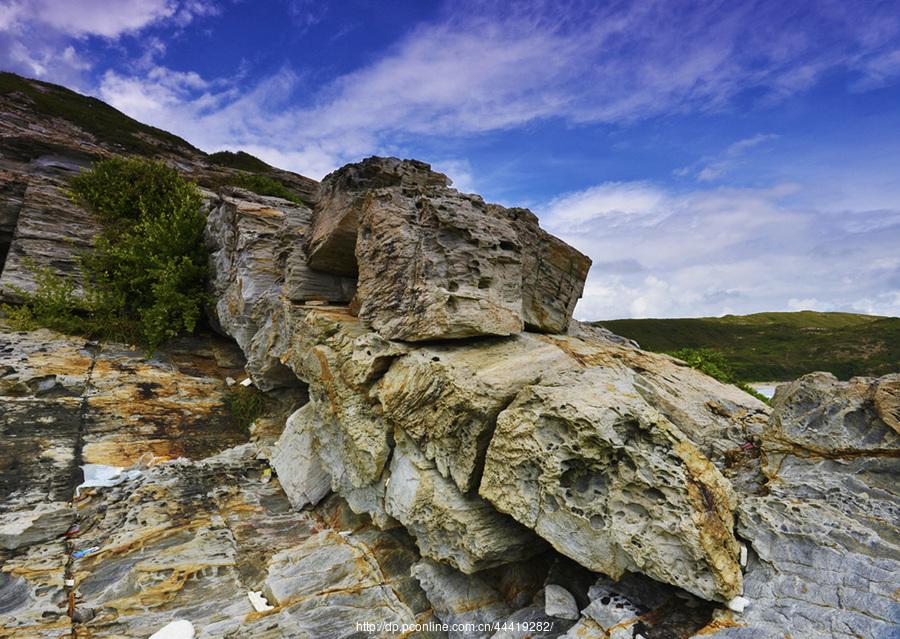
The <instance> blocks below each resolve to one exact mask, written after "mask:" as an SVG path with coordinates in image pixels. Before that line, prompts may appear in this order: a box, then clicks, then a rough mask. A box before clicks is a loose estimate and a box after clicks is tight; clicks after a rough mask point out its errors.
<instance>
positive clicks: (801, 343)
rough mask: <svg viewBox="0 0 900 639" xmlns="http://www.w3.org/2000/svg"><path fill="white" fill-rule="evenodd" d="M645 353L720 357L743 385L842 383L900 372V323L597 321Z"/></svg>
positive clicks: (829, 318)
mask: <svg viewBox="0 0 900 639" xmlns="http://www.w3.org/2000/svg"><path fill="white" fill-rule="evenodd" d="M594 323H595V324H597V325H600V326H605V327H606V328H608V329H609V330H611V331H613V332H614V333H617V334H619V335H622V336H624V337H630V338H631V339H634V340H637V342H638V343H639V344H640V345H641V347H642V348H645V349H647V350H651V351H661V352H671V351H675V350H678V349H681V348H707V349H711V350H715V351H717V352H720V353H721V354H722V355H723V356H724V357H725V359H726V360H727V361H728V362H729V363H730V364H731V367H732V368H733V369H734V372H735V375H736V376H737V377H738V378H739V379H742V380H748V381H769V380H778V381H781V380H790V379H795V378H796V377H799V376H800V375H803V374H804V373H809V372H811V371H830V372H831V373H834V374H835V375H836V376H837V377H839V378H841V379H847V378H850V377H853V376H854V375H884V374H886V373H892V372H898V371H900V318H897V317H878V316H873V315H857V314H854V313H818V312H814V311H800V312H797V313H755V314H753V315H726V316H724V317H698V318H684V319H623V320H610V321H601V322H594Z"/></svg>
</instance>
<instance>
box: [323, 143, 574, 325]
mask: <svg viewBox="0 0 900 639" xmlns="http://www.w3.org/2000/svg"><path fill="white" fill-rule="evenodd" d="M448 184H449V180H447V178H446V176H444V175H442V174H440V173H435V172H433V171H431V168H430V167H429V166H428V165H427V164H424V163H422V162H416V161H413V160H404V161H400V160H397V159H396V158H369V159H367V160H365V161H363V162H360V163H359V164H354V165H348V166H346V167H344V168H342V169H340V170H338V171H336V172H334V173H332V174H331V175H329V176H328V177H326V178H325V180H324V181H323V183H322V187H321V196H320V198H319V205H318V208H317V210H316V215H315V221H314V225H313V231H312V234H311V237H310V241H309V254H310V262H309V263H310V266H312V267H313V268H316V269H319V270H325V271H329V272H332V273H337V274H344V275H346V274H358V285H359V288H358V292H357V296H358V297H357V301H358V305H359V316H360V318H361V319H363V320H365V321H367V322H370V323H371V325H372V326H373V328H375V330H377V331H378V332H379V333H380V334H381V335H382V336H384V337H386V338H389V339H399V340H408V341H424V340H432V339H451V338H464V337H471V336H475V335H510V334H512V333H516V332H519V331H521V330H522V329H523V327H524V326H526V325H527V326H528V327H530V328H532V329H535V330H540V331H546V332H562V331H564V330H565V329H566V326H567V324H568V321H569V318H570V317H571V315H572V311H573V310H574V308H575V303H576V302H577V301H578V298H579V297H581V293H582V290H583V287H584V280H585V278H586V277H587V271H588V268H589V267H590V260H589V259H588V258H587V257H585V256H584V255H582V254H581V253H579V252H578V251H576V250H575V249H573V248H572V247H570V246H568V245H566V244H565V243H564V242H562V241H561V240H559V239H557V238H554V237H552V236H551V235H549V234H548V233H546V232H545V231H543V230H541V228H540V227H539V225H538V222H537V217H535V216H534V214H532V213H531V212H530V211H527V210H525V209H506V208H504V207H501V206H498V205H491V204H485V202H484V201H483V200H482V199H481V198H480V197H478V196H477V195H466V194H463V193H460V192H458V191H456V190H455V189H451V188H448ZM351 256H352V257H351Z"/></svg>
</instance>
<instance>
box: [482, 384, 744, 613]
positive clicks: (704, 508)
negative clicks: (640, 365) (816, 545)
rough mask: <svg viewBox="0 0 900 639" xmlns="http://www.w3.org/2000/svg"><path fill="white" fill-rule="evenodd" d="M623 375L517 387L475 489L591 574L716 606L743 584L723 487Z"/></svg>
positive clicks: (730, 495) (730, 500)
mask: <svg viewBox="0 0 900 639" xmlns="http://www.w3.org/2000/svg"><path fill="white" fill-rule="evenodd" d="M632 375H633V374H632V372H631V370H630V369H619V370H616V368H614V367H596V368H591V369H588V370H586V371H584V372H582V371H578V372H576V373H574V374H565V375H560V376H559V378H558V379H554V380H553V381H552V382H548V383H544V384H539V385H534V386H531V387H529V388H528V389H527V390H526V391H524V392H523V393H521V394H520V395H519V397H517V399H516V400H515V401H514V402H513V404H512V405H511V406H510V407H509V408H508V409H507V410H505V411H504V412H503V413H502V414H501V415H500V418H499V420H498V424H497V431H496V433H495V434H494V437H493V439H492V440H491V445H490V448H489V450H488V454H487V462H486V464H485V471H484V478H483V480H482V482H481V488H480V494H481V495H482V496H484V497H485V498H486V499H488V500H489V501H491V502H492V503H493V504H495V505H496V506H497V507H498V508H499V509H500V510H502V511H504V512H507V513H510V514H511V515H512V516H513V517H514V518H515V519H516V520H518V521H520V522H521V523H523V524H525V525H526V526H529V527H530V528H533V529H534V530H535V531H536V532H537V533H538V534H539V535H540V536H541V537H543V538H544V539H546V540H547V541H549V542H550V543H551V544H553V545H554V547H555V548H556V549H557V550H559V551H560V552H562V553H563V554H564V555H566V556H569V557H571V558H573V559H575V560H576V561H578V563H580V564H581V565H583V566H586V567H587V568H590V569H591V570H595V571H597V572H602V573H605V574H608V575H610V576H611V577H613V578H618V577H620V576H621V575H622V574H623V573H624V572H625V571H631V572H638V571H639V572H642V573H644V574H647V575H649V576H651V577H653V578H655V579H658V580H660V581H664V582H667V583H671V584H674V585H677V586H680V587H682V588H685V589H686V590H689V591H691V592H694V593H695V594H698V595H700V596H701V597H704V598H707V599H723V600H726V601H727V600H728V599H731V598H732V597H734V596H737V595H738V594H740V593H741V587H742V584H741V571H740V567H739V565H738V545H737V541H736V540H735V539H734V536H733V533H732V530H733V527H734V522H733V517H732V510H733V509H734V507H735V495H734V492H733V490H732V488H731V485H730V484H729V482H728V481H727V480H726V479H725V478H724V477H723V476H722V474H721V473H720V472H719V471H718V470H717V469H716V467H715V466H714V465H713V464H712V462H710V461H709V460H708V459H706V458H705V457H704V456H703V455H702V454H700V452H699V451H698V450H697V448H696V446H694V445H693V444H692V443H691V442H690V439H689V438H688V437H687V436H686V435H685V434H684V433H683V432H682V431H680V430H679V429H678V427H677V426H675V425H674V424H673V423H672V422H670V421H669V420H668V419H667V418H666V417H665V416H663V415H662V414H661V413H660V412H659V411H657V410H656V409H655V408H653V407H652V406H650V405H649V404H648V403H647V402H646V401H645V400H644V399H643V398H642V397H641V396H640V394H639V393H637V392H636V391H635V388H634V380H633V377H632Z"/></svg>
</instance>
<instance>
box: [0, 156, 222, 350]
mask: <svg viewBox="0 0 900 639" xmlns="http://www.w3.org/2000/svg"><path fill="white" fill-rule="evenodd" d="M70 196H71V197H72V199H73V200H74V201H76V202H78V203H79V204H82V205H84V206H87V207H89V208H91V209H92V210H93V211H95V212H96V214H97V216H98V218H99V219H100V221H101V224H102V229H103V230H102V233H101V234H100V235H99V236H98V237H97V238H96V239H95V241H94V248H93V250H92V251H90V252H88V253H86V254H84V255H83V256H82V258H81V266H82V272H83V274H84V291H83V294H82V295H79V294H78V292H77V291H76V287H75V284H74V283H73V282H72V281H71V280H67V279H65V278H64V277H63V276H60V275H56V274H54V273H52V272H50V271H49V270H46V271H41V272H39V273H38V274H37V284H38V286H37V290H36V291H35V292H34V293H33V294H24V293H23V296H24V298H25V303H24V305H23V306H21V307H20V308H18V309H11V308H7V309H6V312H7V315H8V316H9V317H10V318H11V319H12V320H13V321H14V322H15V323H17V324H18V325H20V326H21V327H23V328H27V327H29V326H30V325H40V326H46V327H48V328H52V329H55V330H59V331H63V332H66V333H82V334H87V335H90V336H92V337H99V338H104V339H115V340H120V341H128V342H132V343H139V344H141V345H143V346H144V347H146V348H147V349H148V350H151V351H152V350H154V349H155V348H156V347H157V346H159V344H161V343H162V342H163V341H165V340H166V339H168V338H171V337H174V336H176V335H178V334H180V333H183V332H192V331H193V330H194V328H195V327H196V326H197V323H198V322H199V320H200V317H201V314H202V309H203V306H204V304H205V303H206V301H207V293H206V271H207V252H206V248H205V246H204V243H203V229H204V227H205V224H206V218H205V216H204V214H203V211H202V208H201V204H202V198H201V195H200V192H199V190H198V189H197V187H196V186H195V185H194V184H193V183H192V182H189V181H188V180H186V179H185V178H184V177H182V176H181V175H180V174H179V172H178V171H177V170H176V169H174V168H172V167H170V166H168V165H166V164H164V163H162V162H155V161H152V160H146V159H139V158H123V157H112V158H108V159H105V160H101V161H99V162H97V163H95V164H94V166H93V167H92V168H91V169H90V170H89V171H85V172H83V173H81V174H80V175H78V176H76V177H75V178H74V179H73V180H72V182H71V192H70Z"/></svg>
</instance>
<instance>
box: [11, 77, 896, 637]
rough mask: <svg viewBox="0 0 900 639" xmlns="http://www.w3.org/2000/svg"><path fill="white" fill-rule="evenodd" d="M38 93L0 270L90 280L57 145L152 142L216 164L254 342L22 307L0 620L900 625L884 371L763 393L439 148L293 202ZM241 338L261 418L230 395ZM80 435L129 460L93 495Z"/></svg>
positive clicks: (186, 163) (335, 633)
mask: <svg viewBox="0 0 900 639" xmlns="http://www.w3.org/2000/svg"><path fill="white" fill-rule="evenodd" d="M4 86H7V85H4ZM38 88H39V89H40V90H46V91H50V90H54V89H52V87H50V85H40V86H39V87H38ZM36 90H37V89H36ZM26 92H27V91H26ZM38 106H39V105H38V104H37V103H36V102H35V101H34V100H32V99H31V98H28V97H27V96H25V95H24V94H9V93H8V92H7V93H5V94H0V262H2V261H3V258H4V256H6V255H7V254H8V259H6V260H5V261H6V268H4V270H3V273H2V276H0V287H6V288H4V289H3V290H0V296H2V295H7V293H5V292H4V291H5V290H7V289H8V286H7V283H11V284H13V285H16V286H22V287H23V288H25V289H26V290H27V289H29V288H33V286H34V283H35V280H34V271H33V270H32V267H31V266H29V263H31V262H33V266H36V267H37V268H41V267H50V268H51V270H55V271H56V272H57V273H61V274H66V275H67V276H69V277H71V278H73V279H74V281H76V283H77V278H78V273H77V268H76V259H75V256H76V254H77V251H78V250H81V248H83V247H87V246H88V245H89V242H90V237H91V235H92V231H90V229H91V228H93V227H92V226H91V224H92V222H91V220H90V216H89V215H87V214H86V212H84V211H81V210H79V209H78V208H77V207H73V206H72V205H71V204H70V203H69V202H68V200H67V199H66V197H65V194H64V187H65V180H66V179H67V177H68V176H69V175H71V174H73V173H74V172H75V171H77V170H79V169H80V167H82V166H85V165H86V164H87V163H88V162H90V161H92V160H93V159H96V158H98V157H102V156H104V155H106V154H109V153H112V152H121V151H122V150H129V151H133V152H137V153H144V154H150V155H155V156H156V157H161V158H164V159H166V160H168V161H171V162H175V163H176V164H178V166H180V167H182V168H183V169H184V170H185V172H186V173H187V174H188V175H190V176H191V177H193V178H194V179H196V180H197V181H198V182H199V183H200V184H201V185H202V186H204V187H206V188H210V189H213V190H211V191H208V192H207V194H206V195H207V199H208V203H209V206H210V210H209V224H208V228H207V232H208V233H207V240H208V242H209V246H210V248H211V249H212V260H211V267H212V268H211V270H212V276H213V287H214V291H213V292H214V294H215V296H216V307H215V311H214V318H213V319H214V322H216V323H217V324H218V328H219V329H221V330H222V331H223V332H225V333H228V334H230V335H231V336H233V337H234V339H235V340H236V341H237V342H238V345H239V347H240V350H242V351H243V352H244V354H245V355H246V363H245V362H244V360H243V359H242V358H241V356H240V353H238V352H237V351H236V349H235V348H234V347H233V346H230V345H228V344H225V343H223V342H221V341H218V340H214V339H210V338H198V339H190V340H184V341H182V342H180V343H175V344H172V345H170V346H169V347H167V348H166V349H165V350H164V351H163V352H161V353H160V354H159V355H158V356H156V357H154V358H152V359H149V360H147V359H144V358H143V357H141V354H139V353H136V352H134V351H131V350H129V349H128V348H125V347H123V346H117V345H111V344H94V343H91V342H87V341H85V340H81V339H73V338H65V337H62V336H59V335H55V334H52V333H49V332H46V331H38V332H34V333H30V334H22V333H11V332H9V331H3V330H0V400H2V401H0V637H19V638H21V637H29V638H31V637H59V636H63V635H65V636H78V637H88V636H90V637H147V636H149V635H150V634H151V633H152V632H154V631H156V630H158V629H159V628H161V627H163V626H165V625H166V624H168V623H170V622H172V621H173V620H175V619H187V620H189V621H190V622H191V624H192V625H193V626H194V627H195V628H196V630H197V633H198V635H199V636H201V637H226V638H235V639H236V638H238V637H241V638H244V637H251V638H254V637H258V638H263V637H265V638H273V639H274V637H281V636H291V637H326V638H329V637H362V636H384V637H388V636H395V635H396V633H395V632H394V628H397V630H398V631H401V632H405V633H406V636H435V637H443V636H446V633H445V630H444V628H443V626H440V625H434V624H433V625H431V626H428V627H427V628H425V629H424V630H422V629H421V628H420V630H419V631H414V630H412V629H409V626H410V625H411V624H415V623H423V622H424V623H428V622H437V621H442V622H448V623H472V624H481V626H477V625H473V626H465V627H463V626H457V627H456V628H451V627H450V626H447V629H448V630H450V632H451V636H465V637H469V636H486V637H487V636H492V637H495V638H497V639H509V638H513V637H516V638H518V639H524V638H525V637H529V636H530V637H538V636H540V637H559V636H566V637H582V638H583V637H598V638H601V637H602V638H603V639H610V638H611V637H615V638H616V639H620V638H623V637H628V638H630V639H635V638H636V637H639V636H643V637H645V638H646V639H663V638H666V639H670V638H673V637H675V638H678V639H681V638H685V639H686V638H687V637H690V636H698V637H699V636H710V635H713V636H721V637H742V638H743V637H753V638H756V637H764V638H768V637H779V638H780V637H788V636H790V637H798V636H804V637H806V636H811V637H814V636H824V637H841V638H842V637H867V638H868V637H893V636H896V635H897V633H898V628H900V620H898V617H900V614H898V603H897V579H896V575H897V574H898V573H900V570H898V569H900V548H898V546H900V538H898V533H897V525H896V522H897V520H898V512H900V511H898V508H900V506H898V496H897V489H896V478H897V476H898V468H897V460H898V458H900V454H898V448H900V447H898V437H900V435H898V429H900V399H898V398H900V378H898V377H897V376H896V375H895V376H888V377H886V378H882V379H880V380H863V379H860V380H853V381H851V382H837V381H836V380H834V379H833V378H831V377H829V376H827V375H822V374H819V375H812V376H808V377H806V378H804V379H801V380H799V381H798V382H796V383H794V384H791V385H788V386H784V387H782V388H781V389H780V390H779V392H778V394H777V396H776V399H775V410H774V413H773V414H772V416H771V419H770V418H769V412H770V411H769V409H768V407H767V406H765V405H763V404H761V403H760V402H758V401H756V400H755V399H753V398H751V397H749V396H747V395H746V394H744V393H743V392H741V391H740V390H738V389H737V388H735V387H731V386H725V385H722V384H719V383H717V382H714V381H713V380H711V379H709V378H707V377H705V376H704V375H702V374H700V373H698V372H696V371H694V370H692V369H690V368H688V367H687V366H685V365H684V363H683V362H679V361H678V360H675V359H673V358H670V357H667V356H663V355H654V354H650V353H645V352H643V351H641V350H639V349H638V348H637V345H636V344H634V343H633V342H630V341H629V340H624V339H622V338H618V337H616V336H614V335H612V334H610V333H609V332H608V331H603V330H602V329H596V328H594V327H591V326H588V325H584V324H581V323H579V322H576V321H573V320H571V314H572V308H573V306H574V304H575V302H576V300H577V299H578V296H579V295H580V294H581V289H582V286H583V282H584V277H585V275H586V272H587V268H588V266H589V261H588V260H587V258H585V257H584V256H582V255H581V254H579V253H578V252H577V251H575V250H574V249H571V248H570V247H568V246H566V245H565V244H563V243H562V242H560V241H559V240H557V239H555V238H553V237H551V236H549V235H548V234H546V233H545V232H544V231H542V230H541V229H540V227H539V226H538V224H537V220H536V218H535V217H534V216H533V215H532V214H531V213H530V212H529V211H527V210H524V209H507V208H504V207H500V206H496V205H491V204H486V203H484V202H483V201H482V200H481V199H480V198H479V197H477V196H474V195H464V194H461V193H459V192H457V191H455V190H453V189H450V188H449V184H448V181H447V179H446V177H445V176H443V175H441V174H439V173H435V172H432V171H431V170H430V167H429V166H428V165H426V164H423V163H420V162H415V161H400V160H396V159H392V158H388V159H385V158H371V159H369V160H366V161H364V162H362V163H358V164H355V165H348V166H347V167H344V168H343V169H340V170H339V171H337V172H335V173H334V174H332V175H331V176H329V178H328V179H327V180H326V181H325V183H323V185H322V186H321V189H318V188H317V185H316V184H315V183H314V182H312V181H310V180H306V179H305V178H302V176H296V175H294V174H287V173H284V174H283V175H282V174H279V175H282V177H283V181H287V182H290V183H291V184H292V186H293V188H295V190H297V191H298V192H302V193H303V198H304V201H305V202H308V203H309V206H306V205H296V204H292V203H289V202H286V201H284V200H280V199H277V198H266V197H259V196H256V195H252V194H250V193H247V192H244V191H241V190H237V189H223V188H222V183H223V181H224V180H225V179H227V177H228V176H229V175H230V174H231V173H232V172H233V171H232V170H231V169H225V168H222V167H216V166H213V165H212V164H211V161H212V158H210V157H209V156H206V155H205V154H203V153H202V152H200V151H199V150H197V149H193V147H190V145H188V144H187V143H185V142H184V141H181V140H179V139H178V138H175V137H174V136H168V135H167V134H165V133H164V132H162V131H158V130H153V129H150V128H149V127H144V128H143V129H141V128H140V125H137V123H134V122H128V123H127V128H126V129H123V130H118V131H116V132H115V134H114V135H112V134H109V135H107V133H108V132H106V131H99V130H94V131H93V133H88V132H87V131H85V130H84V127H87V128H90V123H89V122H84V121H82V126H81V127H79V126H76V125H74V124H73V123H71V122H68V121H67V120H66V119H65V118H59V117H48V116H47V114H46V113H40V112H39V109H38V108H37V107H38ZM92 108H96V109H102V108H104V107H103V105H101V104H99V103H92ZM104 113H107V114H108V112H104ZM135 130H137V133H135V132H134V131H135ZM129 136H131V137H129ZM132 138H133V139H132ZM273 171H274V169H273ZM317 192H318V193H317ZM317 194H318V196H319V202H318V204H316V195H317ZM79 234H80V235H79ZM64 235H72V236H73V237H74V238H75V241H74V242H68V241H63V239H62V238H63V236H64ZM79 247H81V248H79ZM357 279H358V280H359V282H358V284H359V285H358V287H357V286H356V284H357V282H356V280H357ZM354 291H355V292H354ZM7 297H8V295H7ZM523 329H524V330H526V331H531V332H523ZM536 333H541V334H536ZM244 366H246V370H247V371H248V372H249V373H250V376H251V377H252V380H253V381H254V383H255V384H256V385H257V387H259V388H262V389H265V390H267V391H268V392H267V395H266V397H267V402H268V406H267V408H268V413H267V415H266V416H264V417H263V418H261V419H259V420H257V421H256V423H255V424H254V425H253V427H252V428H251V429H250V433H248V432H246V431H244V430H243V429H240V428H238V427H237V425H236V424H235V423H234V421H233V420H232V419H231V418H230V417H229V416H228V414H227V410H226V409H225V401H224V399H225V397H226V394H227V393H228V390H227V388H228V382H226V381H225V380H226V379H228V378H240V377H243V375H242V374H241V370H240V369H241V367H244ZM230 383H233V379H232V381H231V382H230ZM307 397H308V399H309V402H308V403H306V404H305V405H303V404H304V403H305V402H306V401H307ZM301 405H303V406H302V408H300V406H301ZM298 408H300V410H297V409H298ZM288 415H291V418H290V419H287V418H288ZM285 420H287V425H286V428H285V429H284V432H282V427H283V426H284V425H285ZM249 437H252V438H253V442H252V443H246V442H247V440H248V438H249ZM267 459H268V460H269V462H270V463H271V465H272V466H274V469H275V474H274V475H273V474H272V469H271V467H269V466H267V464H266V461H265V460H267ZM85 463H93V464H108V465H114V466H117V467H118V466H123V467H129V472H126V473H123V474H121V476H120V477H121V481H119V483H117V484H115V485H113V486H109V487H103V488H90V489H86V490H85V491H83V494H84V497H83V498H81V499H78V500H75V501H72V497H73V492H74V487H75V485H76V484H78V483H79V482H80V480H81V471H80V470H79V467H80V466H81V465H82V464H85ZM117 481H118V480H117ZM329 491H332V492H334V493H336V494H334V495H331V496H328V495H327V493H328V492H329ZM73 519H74V520H75V522H76V523H77V524H78V525H79V526H80V530H78V531H73V535H72V536H71V537H69V538H61V537H60V534H61V533H63V532H64V531H65V529H66V528H67V526H68V524H69V522H71V521H72V520H73ZM542 538H543V539H542ZM547 542H549V545H548V543H547ZM550 546H552V548H550ZM73 551H77V553H76V554H75V555H73ZM560 553H563V554H562V555H561V554H560ZM563 555H565V556H563ZM745 560H746V561H745ZM576 562H577V563H576ZM598 570H599V571H603V572H605V573H607V574H606V575H597V574H596V573H595V572H592V571H598ZM467 573H468V574H467ZM651 577H652V579H651ZM68 578H71V579H74V581H75V586H74V590H72V589H71V588H69V587H67V586H66V585H65V581H64V580H65V579H68ZM257 592H261V593H262V596H263V597H264V598H265V599H266V600H267V601H268V604H267V605H266V606H260V605H259V604H260V602H259V600H257V599H255V593H257ZM248 593H254V600H253V601H255V606H256V609H254V603H251V599H250V597H249V596H248ZM69 594H72V595H74V602H73V604H74V611H72V615H71V618H70V617H69V616H68V614H67V612H68V611H67V610H66V608H67V599H68V595H69ZM700 597H702V599H701V598H700ZM576 616H577V619H575V618H574V617H576ZM504 622H509V623H507V624H505V625H503V626H502V627H501V626H499V625H498V624H503V623H504ZM369 623H374V625H373V626H369V625H367V624H369ZM516 623H518V624H519V625H516ZM529 623H531V624H532V625H530V626H529V625H528V624H529ZM538 623H541V624H543V625H540V626H537V625H536V624H538ZM548 623H549V625H548ZM379 624H380V625H379ZM385 624H388V625H387V626H386V625H385ZM404 627H406V628H407V629H405V630H401V629H402V628H404Z"/></svg>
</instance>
